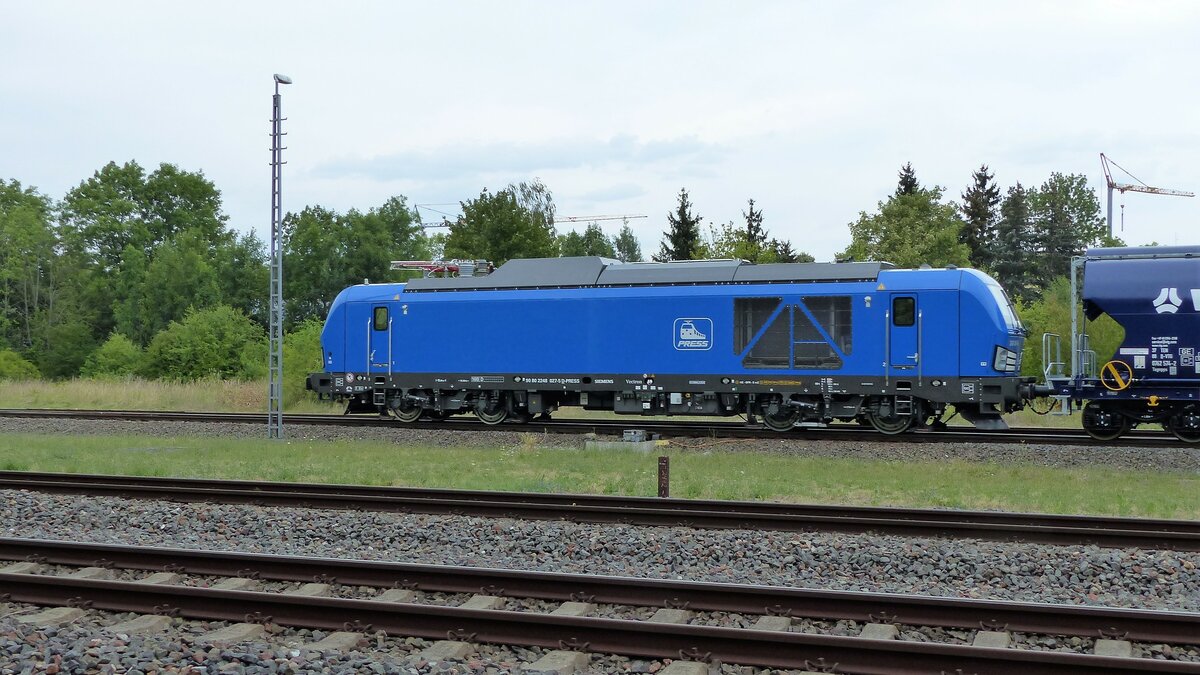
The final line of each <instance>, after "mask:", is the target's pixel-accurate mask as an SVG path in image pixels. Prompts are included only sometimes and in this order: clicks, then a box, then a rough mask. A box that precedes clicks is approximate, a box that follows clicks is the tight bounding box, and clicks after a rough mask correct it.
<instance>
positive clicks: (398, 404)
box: [390, 398, 425, 424]
mask: <svg viewBox="0 0 1200 675" xmlns="http://www.w3.org/2000/svg"><path fill="white" fill-rule="evenodd" d="M390 407H391V409H392V414H393V415H395V416H396V419H398V420H400V421H401V422H404V423H405V424H412V423H413V422H416V421H417V420H419V419H421V413H423V412H425V409H424V408H422V407H421V406H420V405H419V404H417V403H414V402H412V401H408V400H405V399H403V398H401V399H400V400H398V401H395V405H392V406H390Z"/></svg>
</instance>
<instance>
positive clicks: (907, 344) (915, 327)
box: [887, 293, 921, 375]
mask: <svg viewBox="0 0 1200 675" xmlns="http://www.w3.org/2000/svg"><path fill="white" fill-rule="evenodd" d="M891 300H892V302H891V307H890V308H889V311H888V327H887V331H888V348H887V350H888V372H889V373H890V374H892V375H904V374H906V373H908V372H911V371H914V370H916V369H917V366H918V364H919V363H920V360H921V349H920V347H921V344H920V336H921V333H920V331H921V324H920V321H919V317H920V314H919V312H918V310H917V296H915V295H911V294H904V293H894V294H892V298H891Z"/></svg>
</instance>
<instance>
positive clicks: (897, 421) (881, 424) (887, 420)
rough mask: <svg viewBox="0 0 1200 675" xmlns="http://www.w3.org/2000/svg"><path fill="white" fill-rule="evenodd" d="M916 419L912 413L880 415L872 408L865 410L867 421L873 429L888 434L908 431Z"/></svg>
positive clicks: (892, 434)
mask: <svg viewBox="0 0 1200 675" xmlns="http://www.w3.org/2000/svg"><path fill="white" fill-rule="evenodd" d="M916 420H917V418H916V417H915V416H914V415H897V414H895V413H893V414H891V415H880V414H879V413H877V412H875V411H873V410H868V411H867V421H868V422H870V423H871V426H873V427H875V431H878V432H879V433H881V434H887V435H888V436H895V435H896V434H902V433H904V432H906V431H908V430H909V429H910V428H911V427H912V425H913V422H915V421H916Z"/></svg>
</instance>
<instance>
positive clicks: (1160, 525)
mask: <svg viewBox="0 0 1200 675" xmlns="http://www.w3.org/2000/svg"><path fill="white" fill-rule="evenodd" d="M4 488H6V489H20V490H34V491H40V492H49V493H58V494H84V495H107V496H118V497H126V498H137V499H159V500H167V501H212V502H219V503H242V504H255V505H272V506H294V507H305V508H333V509H356V510H371V511H390V512H420V513H441V514H455V515H472V516H482V517H511V518H529V519H566V520H572V521H576V522H597V523H604V522H610V523H611V522H617V523H626V524H632V525H645V526H667V527H673V526H684V527H695V528H711V529H730V528H738V529H757V530H782V531H835V532H873V533H886V534H896V535H907V536H947V537H960V538H961V537H971V538H978V539H990V540H1002V541H1009V540H1011V541H1027V542H1039V543H1051V544H1093V545H1098V546H1107V547H1121V548H1131V547H1138V548H1153V549H1170V550H1179V551H1200V521H1184V520H1163V519H1141V518H1119V517H1108V516H1069V515H1055V514H1038V513H1005V512H999V511H957V510H950V509H913V508H892V507H863V506H832V505H807V504H780V503H771V502H735V501H717V500H691V499H658V498H650V497H617V496H607V495H582V494H542V493H519V492H485V491H474V490H438V489H427V488H400V487H374V486H363V485H323V484H314V483H278V482H262V481H224V480H208V479H190V478H159V477H128V476H105V475H89V474H63V473H31V472H20V471H0V489H4Z"/></svg>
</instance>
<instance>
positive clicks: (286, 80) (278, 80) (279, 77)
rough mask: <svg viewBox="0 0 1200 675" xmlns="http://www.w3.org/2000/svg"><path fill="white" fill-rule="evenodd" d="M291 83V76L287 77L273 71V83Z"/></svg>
mask: <svg viewBox="0 0 1200 675" xmlns="http://www.w3.org/2000/svg"><path fill="white" fill-rule="evenodd" d="M291 83H292V78H290V77H288V76H287V75H280V74H279V73H275V84H291Z"/></svg>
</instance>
